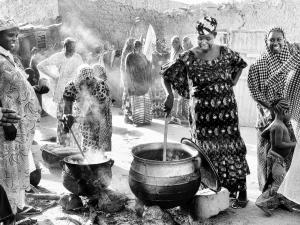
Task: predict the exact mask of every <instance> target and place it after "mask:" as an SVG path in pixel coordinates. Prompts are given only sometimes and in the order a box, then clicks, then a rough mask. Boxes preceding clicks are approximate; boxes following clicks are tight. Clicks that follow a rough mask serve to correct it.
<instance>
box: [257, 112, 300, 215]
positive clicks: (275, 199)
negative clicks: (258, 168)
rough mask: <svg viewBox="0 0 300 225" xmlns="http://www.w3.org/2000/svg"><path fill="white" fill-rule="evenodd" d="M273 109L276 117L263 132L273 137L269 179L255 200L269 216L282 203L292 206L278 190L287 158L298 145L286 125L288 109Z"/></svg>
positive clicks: (268, 162) (269, 158) (268, 164)
mask: <svg viewBox="0 0 300 225" xmlns="http://www.w3.org/2000/svg"><path fill="white" fill-rule="evenodd" d="M273 111H274V113H275V119H274V121H273V122H272V123H271V124H270V126H269V127H267V128H266V129H265V130H264V132H263V133H262V135H264V136H266V135H268V134H269V137H270V139H271V149H270V150H269V152H268V156H267V174H268V179H267V183H266V185H265V187H264V189H263V193H262V194H261V195H260V196H259V197H258V198H257V200H256V202H255V204H256V206H258V207H259V208H260V209H262V210H263V211H264V212H265V213H266V215H267V216H271V215H272V212H271V210H274V209H276V208H278V207H279V206H280V205H283V206H285V207H286V208H288V209H289V208H291V207H290V206H289V201H288V200H287V199H285V198H284V197H283V196H282V195H280V194H278V193H277V191H278V188H279V186H280V185H281V183H282V181H283V179H284V177H285V174H286V172H287V169H286V163H285V158H286V157H287V156H288V155H289V154H290V152H291V150H292V148H294V147H295V146H296V142H292V141H291V139H290V135H289V131H288V128H287V127H286V125H285V123H286V122H288V121H289V120H290V115H289V113H288V111H280V110H278V109H273Z"/></svg>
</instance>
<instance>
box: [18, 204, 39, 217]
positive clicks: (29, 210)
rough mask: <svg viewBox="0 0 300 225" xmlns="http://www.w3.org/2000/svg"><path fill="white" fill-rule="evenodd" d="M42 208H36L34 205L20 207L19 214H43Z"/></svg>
mask: <svg viewBox="0 0 300 225" xmlns="http://www.w3.org/2000/svg"><path fill="white" fill-rule="evenodd" d="M41 213H42V210H41V209H39V208H34V207H32V206H24V208H23V209H19V208H18V212H17V214H18V215H36V214H41Z"/></svg>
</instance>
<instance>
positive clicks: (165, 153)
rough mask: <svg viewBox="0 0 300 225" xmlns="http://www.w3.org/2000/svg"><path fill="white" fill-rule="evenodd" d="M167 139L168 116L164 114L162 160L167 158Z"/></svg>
mask: <svg viewBox="0 0 300 225" xmlns="http://www.w3.org/2000/svg"><path fill="white" fill-rule="evenodd" d="M167 140H168V116H167V114H166V115H165V129H164V148H163V161H166V160H167Z"/></svg>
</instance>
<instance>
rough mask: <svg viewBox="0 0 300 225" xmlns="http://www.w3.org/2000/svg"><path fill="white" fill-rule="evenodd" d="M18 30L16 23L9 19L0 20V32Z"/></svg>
mask: <svg viewBox="0 0 300 225" xmlns="http://www.w3.org/2000/svg"><path fill="white" fill-rule="evenodd" d="M12 28H18V25H17V23H16V22H15V21H14V20H13V19H11V18H0V31H4V30H9V29H12Z"/></svg>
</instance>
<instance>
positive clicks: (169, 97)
mask: <svg viewBox="0 0 300 225" xmlns="http://www.w3.org/2000/svg"><path fill="white" fill-rule="evenodd" d="M173 103H174V95H173V94H169V95H167V98H166V100H165V102H164V112H165V113H166V114H167V116H169V115H170V113H171V110H172V108H173Z"/></svg>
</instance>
